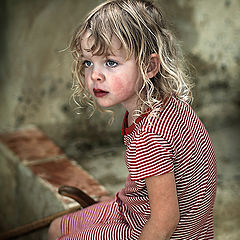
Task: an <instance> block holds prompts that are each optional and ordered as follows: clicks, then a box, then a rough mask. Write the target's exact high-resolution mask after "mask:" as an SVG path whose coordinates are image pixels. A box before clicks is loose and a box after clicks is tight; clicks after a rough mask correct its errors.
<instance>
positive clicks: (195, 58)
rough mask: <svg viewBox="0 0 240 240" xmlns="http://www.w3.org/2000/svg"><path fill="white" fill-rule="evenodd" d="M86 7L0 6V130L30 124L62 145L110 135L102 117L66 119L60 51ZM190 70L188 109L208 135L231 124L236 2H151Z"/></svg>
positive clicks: (54, 1)
mask: <svg viewBox="0 0 240 240" xmlns="http://www.w3.org/2000/svg"><path fill="white" fill-rule="evenodd" d="M98 2H101V1H94V0H88V1H87V0H81V1H78V0H68V1H64V0H51V1H49V0H41V1H40V0H36V1H30V0H23V1H17V0H9V1H1V3H0V4H1V7H0V9H1V10H0V11H1V14H0V16H1V39H0V51H1V55H0V84H1V85H0V86H1V87H0V118H1V119H0V124H1V125H0V129H1V130H4V129H6V128H15V127H21V126H23V125H26V124H31V123H33V124H36V125H39V126H40V127H41V128H43V129H44V130H45V131H46V132H48V134H49V135H50V136H57V137H55V138H57V139H58V138H64V137H66V136H73V137H74V136H79V135H80V133H82V132H84V129H85V130H86V129H87V134H88V135H91V133H96V132H98V133H99V136H101V135H102V134H101V133H102V132H103V131H107V132H109V133H111V132H116V131H118V130H119V128H120V127H121V121H122V120H121V116H122V114H123V111H122V110H120V108H116V109H117V117H120V118H119V120H117V121H116V122H115V123H114V125H113V126H112V127H111V128H108V127H107V119H106V117H105V115H102V114H97V117H95V118H93V119H91V120H88V119H86V118H84V117H83V116H81V115H76V114H75V113H73V111H72V110H73V107H71V106H70V105H69V103H68V102H69V98H70V96H71V94H72V92H71V71H70V68H71V56H70V54H69V52H68V51H67V50H66V51H64V52H61V51H60V50H62V49H65V48H66V46H67V44H68V42H69V39H70V36H71V34H72V32H73V30H74V29H75V27H76V25H77V23H78V22H79V21H80V20H81V19H82V17H83V15H84V14H85V13H86V12H87V11H89V10H90V9H92V7H93V6H95V5H97V3H98ZM158 2H159V3H160V5H161V6H162V8H163V9H164V10H165V11H166V15H167V16H168V18H169V22H170V24H171V26H172V28H173V30H174V32H175V33H176V35H177V37H178V38H179V39H180V44H181V45H182V47H183V50H184V54H185V55H186V59H187V61H188V62H189V63H190V65H192V67H191V70H192V72H193V81H194V82H195V84H196V87H195V89H194V96H195V102H194V105H193V106H194V108H195V109H196V111H197V112H198V113H199V116H200V117H201V119H202V120H203V121H204V123H205V124H206V125H207V127H208V129H217V128H220V127H223V126H228V125H232V124H234V123H237V121H238V120H239V104H240V102H239V72H240V68H239V62H240V58H239V56H240V46H239V40H240V36H239V35H240V15H239V10H240V1H239V0H211V1H209V0H201V1H199V0H191V1H187V0H172V1H167V0H159V1H158Z"/></svg>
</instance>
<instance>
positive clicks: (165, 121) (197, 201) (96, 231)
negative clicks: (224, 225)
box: [60, 97, 216, 240]
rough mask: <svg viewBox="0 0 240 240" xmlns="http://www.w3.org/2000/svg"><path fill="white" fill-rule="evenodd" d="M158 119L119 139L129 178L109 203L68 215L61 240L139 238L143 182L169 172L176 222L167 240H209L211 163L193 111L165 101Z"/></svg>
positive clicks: (145, 208) (141, 122) (139, 123)
mask: <svg viewBox="0 0 240 240" xmlns="http://www.w3.org/2000/svg"><path fill="white" fill-rule="evenodd" d="M156 107H159V108H160V109H161V111H160V113H159V116H158V117H147V116H146V115H144V116H142V117H139V118H138V119H137V120H136V121H135V124H133V125H131V126H130V127H127V113H126V115H125V118H124V122H123V129H122V134H123V135H124V143H125V145H126V157H125V160H126V165H127V167H128V170H129V176H128V178H127V180H126V184H125V188H124V189H122V190H121V191H120V192H118V193H117V195H116V199H115V200H114V201H110V202H109V201H108V202H104V203H100V204H96V205H94V206H91V207H89V208H87V209H85V210H83V211H80V212H77V213H74V214H69V215H67V216H65V217H64V218H63V220H62V232H63V234H64V235H66V236H63V237H62V238H60V239H69V240H70V239H133V240H135V239H138V238H139V236H140V234H141V231H142V228H143V226H144V225H145V223H146V222H147V221H148V219H149V217H150V214H151V212H150V205H149V198H148V193H147V188H146V183H145V178H147V177H151V176H157V175H161V174H165V173H169V172H174V174H175V180H176V186H177V194H178V201H179V208H180V222H179V224H178V226H177V228H176V230H175V232H174V233H173V235H172V237H171V239H183V240H188V239H189V240H193V239H199V240H200V239H213V205H214V199H215V194H216V159H215V154H214V150H213V146H212V144H211V141H210V138H209V136H208V134H207V132H206V130H205V128H204V126H203V124H202V123H201V121H200V120H199V118H198V117H197V115H196V114H195V113H194V111H193V110H192V108H191V107H190V106H189V105H188V104H186V103H184V102H182V101H180V100H179V99H177V98H175V97H170V98H169V99H168V102H167V103H166V104H165V106H164V108H163V106H156Z"/></svg>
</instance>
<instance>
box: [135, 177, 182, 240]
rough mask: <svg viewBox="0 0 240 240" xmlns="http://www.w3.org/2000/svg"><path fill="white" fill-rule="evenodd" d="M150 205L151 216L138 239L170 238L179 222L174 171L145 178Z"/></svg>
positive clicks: (163, 239)
mask: <svg viewBox="0 0 240 240" xmlns="http://www.w3.org/2000/svg"><path fill="white" fill-rule="evenodd" d="M146 185H147V189H148V194H149V201H150V207H151V218H150V219H149V221H148V222H147V223H146V225H145V226H144V228H143V231H142V233H141V236H140V238H139V240H145V239H147V240H153V239H158V240H165V239H170V237H171V235H172V233H173V232H174V230H175V229H176V226H177V224H178V222H179V218H180V214H179V206H178V198H177V191H176V184H175V177H174V173H167V174H163V175H160V176H153V177H149V178H147V179H146Z"/></svg>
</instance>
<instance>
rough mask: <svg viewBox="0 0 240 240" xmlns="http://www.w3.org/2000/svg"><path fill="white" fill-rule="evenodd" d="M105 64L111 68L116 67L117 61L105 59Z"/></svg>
mask: <svg viewBox="0 0 240 240" xmlns="http://www.w3.org/2000/svg"><path fill="white" fill-rule="evenodd" d="M106 65H107V66H108V67H111V68H113V67H116V66H117V65H118V63H117V62H115V61H113V60H107V62H106Z"/></svg>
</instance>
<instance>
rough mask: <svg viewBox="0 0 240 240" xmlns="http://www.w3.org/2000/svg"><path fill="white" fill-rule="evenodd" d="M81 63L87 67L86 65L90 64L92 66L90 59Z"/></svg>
mask: <svg viewBox="0 0 240 240" xmlns="http://www.w3.org/2000/svg"><path fill="white" fill-rule="evenodd" d="M83 65H84V66H85V67H87V68H88V67H91V66H92V62H90V61H88V60H85V61H84V62H83Z"/></svg>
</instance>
